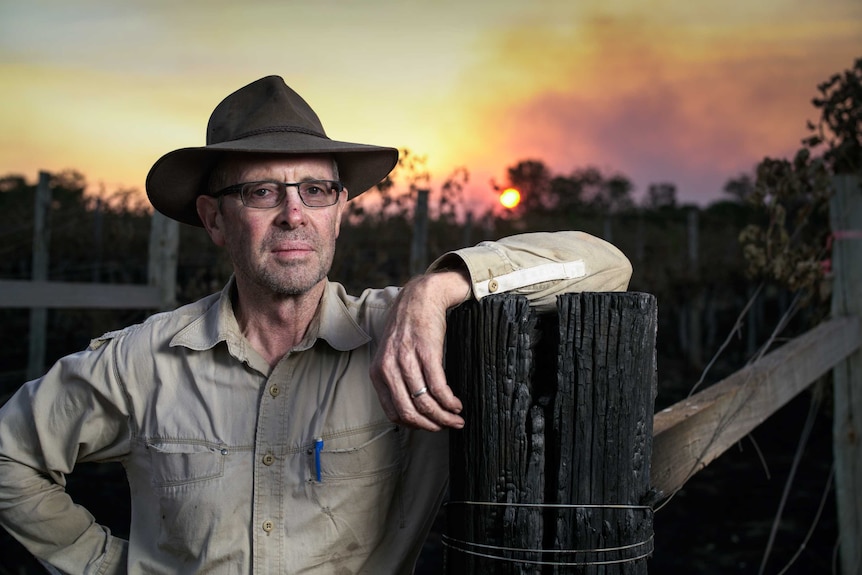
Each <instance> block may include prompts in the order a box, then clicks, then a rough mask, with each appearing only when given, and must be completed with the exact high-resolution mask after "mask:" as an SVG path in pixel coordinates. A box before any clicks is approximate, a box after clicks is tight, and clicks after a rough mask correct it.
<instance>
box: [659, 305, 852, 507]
mask: <svg viewBox="0 0 862 575" xmlns="http://www.w3.org/2000/svg"><path fill="white" fill-rule="evenodd" d="M860 345H862V321H860V320H859V318H856V317H843V318H837V319H833V320H830V321H827V322H825V323H822V324H820V325H819V326H817V327H816V328H814V329H812V330H811V331H809V332H807V333H805V334H803V335H801V336H799V337H797V338H795V339H793V340H792V341H790V342H789V343H786V344H784V345H783V346H781V347H780V348H778V349H777V350H775V351H773V352H772V353H769V354H767V355H765V356H764V357H763V358H762V359H761V360H760V361H758V362H756V363H753V364H752V365H750V366H748V367H746V368H743V369H742V370H740V371H738V372H736V373H734V374H733V375H731V376H730V377H727V378H726V379H724V380H722V381H720V382H718V383H715V384H714V385H711V386H710V387H708V388H706V389H705V390H703V391H701V392H700V393H697V394H695V395H692V396H691V397H689V398H687V399H685V400H683V401H680V402H678V403H676V404H674V405H672V406H670V407H668V408H667V409H664V410H662V411H660V412H659V413H657V414H655V417H654V418H653V454H652V468H651V478H652V486H653V488H655V489H657V490H658V491H660V492H662V493H663V494H664V495H665V496H667V495H670V494H671V493H673V492H674V491H676V490H678V489H679V488H680V487H682V486H683V484H684V483H685V482H686V481H688V479H690V478H691V477H692V476H693V475H694V474H695V473H697V472H698V471H700V470H701V469H703V468H704V467H706V465H707V464H708V463H709V462H711V461H712V460H714V459H715V458H716V457H718V456H719V455H721V454H722V453H724V451H726V450H727V449H728V448H729V447H731V446H732V445H734V444H735V443H736V442H737V441H739V440H740V439H742V438H743V437H745V436H746V435H747V434H748V433H750V432H751V431H752V430H753V429H754V428H755V427H757V426H758V425H760V424H761V423H762V422H763V421H764V420H766V419H767V418H768V417H769V416H770V415H772V414H773V413H775V412H776V411H778V409H779V408H781V407H782V406H784V405H785V404H786V403H787V402H788V401H790V400H791V399H793V397H795V396H796V395H797V394H798V393H800V392H801V391H803V390H804V389H806V388H807V387H808V386H810V385H811V384H812V383H814V382H815V381H816V380H817V379H818V378H820V377H821V376H823V375H825V374H826V373H828V372H829V370H831V369H832V368H834V367H835V366H836V365H838V363H840V362H841V361H843V360H844V359H846V358H847V357H849V356H850V355H851V354H852V353H853V352H854V351H855V350H857V349H859V347H860Z"/></svg>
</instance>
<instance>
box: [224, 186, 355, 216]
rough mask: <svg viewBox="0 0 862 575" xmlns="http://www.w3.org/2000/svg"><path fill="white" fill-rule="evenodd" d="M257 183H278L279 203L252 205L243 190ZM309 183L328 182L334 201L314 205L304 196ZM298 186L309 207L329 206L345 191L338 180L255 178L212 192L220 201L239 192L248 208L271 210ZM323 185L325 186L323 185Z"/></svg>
mask: <svg viewBox="0 0 862 575" xmlns="http://www.w3.org/2000/svg"><path fill="white" fill-rule="evenodd" d="M256 184H277V185H278V194H279V199H278V203H276V204H275V205H273V206H251V205H249V204H247V203H246V198H245V194H243V191H244V190H245V188H246V186H252V185H256ZM308 184H326V186H327V187H329V188H330V189H332V190H335V194H333V201H332V203H331V204H322V205H313V204H309V203H308V202H307V201H306V200H305V198H304V197H303V196H302V186H303V185H308ZM291 187H292V188H296V193H297V195H298V196H299V200H300V201H301V202H302V204H303V205H304V206H305V207H307V208H329V207H331V206H334V205H335V204H337V203H338V199H339V198H340V197H341V192H343V191H344V184H343V183H341V182H340V181H338V180H303V181H301V182H279V181H278V180H255V181H252V182H240V183H238V184H233V185H230V186H227V187H226V188H222V189H221V190H219V191H217V192H215V193H212V194H210V195H211V196H212V197H214V198H218V200H219V202H221V199H222V198H223V197H224V196H227V195H229V194H239V199H240V201H241V202H242V205H244V206H245V207H247V208H251V209H253V210H271V209H273V208H277V207H280V206H281V205H282V204H284V200H285V198H287V188H291ZM321 187H323V186H321Z"/></svg>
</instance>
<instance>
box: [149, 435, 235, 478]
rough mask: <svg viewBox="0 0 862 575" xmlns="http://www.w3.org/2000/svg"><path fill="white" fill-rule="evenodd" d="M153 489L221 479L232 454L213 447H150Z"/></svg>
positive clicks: (175, 444) (159, 443)
mask: <svg viewBox="0 0 862 575" xmlns="http://www.w3.org/2000/svg"><path fill="white" fill-rule="evenodd" d="M147 450H148V451H149V454H150V466H151V469H152V472H153V487H156V488H160V487H175V486H180V485H185V484H188V483H195V482H198V481H206V480H208V479H214V478H217V477H221V476H222V475H223V474H224V463H225V458H226V456H227V455H228V450H227V449H226V448H225V447H223V446H221V445H215V444H210V443H204V442H200V443H179V442H164V441H154V442H151V443H148V444H147Z"/></svg>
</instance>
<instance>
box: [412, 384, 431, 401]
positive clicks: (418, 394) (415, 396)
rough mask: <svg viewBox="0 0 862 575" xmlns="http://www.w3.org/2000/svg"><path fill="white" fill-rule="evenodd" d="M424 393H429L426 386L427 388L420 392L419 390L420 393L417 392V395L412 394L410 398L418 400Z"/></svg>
mask: <svg viewBox="0 0 862 575" xmlns="http://www.w3.org/2000/svg"><path fill="white" fill-rule="evenodd" d="M423 393H428V387H427V386H426V387H423V388H422V389H420V390H419V391H417V392H416V393H411V394H410V396H411V397H412V398H413V399H416V398H417V397H419V396H420V395H422V394H423Z"/></svg>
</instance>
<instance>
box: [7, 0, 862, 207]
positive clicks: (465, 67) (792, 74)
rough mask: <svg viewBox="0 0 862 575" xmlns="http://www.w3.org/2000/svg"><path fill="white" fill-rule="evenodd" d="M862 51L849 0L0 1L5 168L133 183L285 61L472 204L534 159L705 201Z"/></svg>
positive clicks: (770, 147)
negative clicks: (462, 186) (236, 93)
mask: <svg viewBox="0 0 862 575" xmlns="http://www.w3.org/2000/svg"><path fill="white" fill-rule="evenodd" d="M858 57H862V2H860V0H820V1H819V2H811V1H810V0H783V1H782V0H723V1H721V2H713V1H704V2H695V1H692V0H601V1H592V0H532V1H527V0H525V1H520V2H514V1H507V0H496V1H492V0H482V1H472V2H471V1H469V0H458V1H452V0H433V1H432V0H429V1H424V2H420V1H414V0H352V1H350V0H316V1H313V2H311V1H309V2H293V1H286V0H281V1H255V0H246V1H243V2H238V1H233V2H228V1H224V0H184V1H182V2H177V1H173V0H149V1H139V2H133V1H128V2H118V1H109V0H28V1H26V2H25V1H10V0H0V85H2V90H0V175H6V174H12V173H14V174H21V175H24V176H25V177H26V178H27V179H28V180H33V181H35V180H36V178H37V175H38V171H39V170H49V171H58V170H61V169H65V168H73V169H76V170H78V171H80V172H82V173H83V174H84V175H85V176H86V177H87V180H88V181H89V182H90V186H91V189H93V190H95V189H98V188H99V187H100V186H104V187H105V188H106V189H108V190H112V189H114V188H118V187H124V188H137V189H141V190H142V189H143V184H144V179H145V177H146V174H147V171H148V170H149V168H150V166H151V165H152V163H153V162H154V161H155V160H156V159H157V158H158V157H159V156H161V155H162V154H164V153H166V152H168V151H170V150H173V149H176V148H180V147H186V146H197V145H202V144H203V143H204V135H205V134H204V132H205V127H206V122H207V119H208V117H209V115H210V113H211V112H212V109H213V108H214V107H215V105H216V104H217V103H218V102H219V101H220V100H221V99H222V98H223V97H224V96H226V95H227V94H228V93H230V92H232V91H233V90H235V89H237V88H239V87H240V86H242V85H244V84H246V83H248V82H251V81H253V80H255V79H257V78H259V77H262V76H265V75H269V74H278V75H281V76H283V77H284V78H285V79H286V80H287V83H288V84H289V85H291V86H292V87H293V88H294V89H296V90H297V91H298V92H299V93H300V94H302V95H303V97H305V98H306V99H307V100H308V101H309V102H310V103H311V105H312V107H314V109H315V110H316V111H317V113H318V115H319V116H320V117H321V119H322V121H323V123H324V126H325V128H326V130H327V132H328V134H329V136H330V137H333V138H336V139H344V140H349V141H357V142H364V143H376V144H385V145H391V146H395V147H399V148H402V147H406V148H409V149H410V150H411V151H413V152H415V153H417V154H423V155H427V157H428V167H429V169H430V171H431V173H432V175H433V176H435V178H437V179H438V180H439V178H443V177H445V176H447V175H448V174H449V173H451V172H452V171H453V170H454V169H455V168H456V167H459V166H465V167H467V169H468V170H469V171H470V174H471V179H470V182H469V185H468V192H469V194H470V198H471V202H472V203H474V204H482V203H483V202H489V201H493V200H494V198H495V196H494V194H493V193H492V191H491V186H490V183H489V182H490V180H491V179H494V180H496V181H497V182H500V183H502V182H503V180H504V179H505V171H506V168H507V167H509V166H511V165H514V164H515V163H517V162H518V161H520V160H524V159H538V160H542V161H544V162H545V163H546V164H547V165H548V166H549V167H550V168H551V169H552V171H553V172H554V173H557V174H568V173H570V172H572V171H573V170H575V169H577V168H582V167H585V166H588V165H594V166H598V167H600V168H602V169H603V170H604V171H606V172H607V173H621V174H624V175H626V176H628V177H629V178H631V179H632V180H633V182H634V184H635V186H636V195H637V197H640V194H642V193H643V191H644V190H645V189H646V187H647V186H648V185H649V184H651V183H658V182H672V183H675V184H676V185H677V186H678V189H679V192H678V197H679V199H680V200H681V201H682V202H696V203H699V204H702V205H703V204H706V203H709V202H710V201H713V200H716V199H719V198H721V197H722V192H721V188H722V186H723V184H724V183H725V182H726V181H727V180H728V179H729V178H731V177H735V176H738V175H739V174H741V173H743V172H751V171H752V170H753V168H754V166H755V165H756V163H757V162H758V161H759V160H761V159H762V158H763V157H764V156H772V157H786V156H789V155H790V154H792V153H793V152H794V151H795V150H796V149H797V148H798V147H799V142H800V140H801V138H802V137H804V136H805V135H806V134H807V131H806V128H805V125H806V121H807V120H816V119H817V110H816V109H815V108H814V107H813V106H812V105H811V98H812V97H814V96H816V95H817V91H816V86H817V84H818V83H820V82H822V81H824V80H826V79H827V78H829V76H831V75H832V74H834V73H837V72H841V71H843V70H845V69H848V68H850V67H851V66H852V64H853V62H854V60H855V59H856V58H858Z"/></svg>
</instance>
